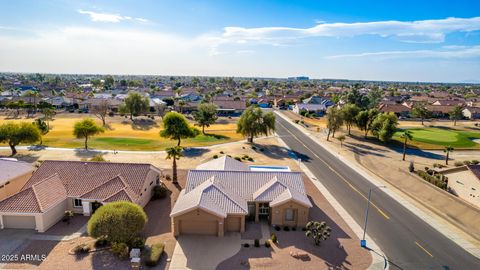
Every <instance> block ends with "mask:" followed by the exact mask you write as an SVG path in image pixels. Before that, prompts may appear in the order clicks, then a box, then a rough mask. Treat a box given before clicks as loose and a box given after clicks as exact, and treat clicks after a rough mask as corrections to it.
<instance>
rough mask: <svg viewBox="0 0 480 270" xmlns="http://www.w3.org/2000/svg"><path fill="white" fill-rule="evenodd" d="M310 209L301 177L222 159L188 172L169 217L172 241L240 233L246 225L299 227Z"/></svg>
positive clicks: (303, 222)
mask: <svg viewBox="0 0 480 270" xmlns="http://www.w3.org/2000/svg"><path fill="white" fill-rule="evenodd" d="M310 207H312V204H311V202H310V200H309V199H308V197H307V195H306V192H305V187H304V184H303V178H302V174H301V173H300V172H290V171H283V170H279V171H261V170H260V171H259V170H258V168H256V170H251V168H250V167H249V166H247V165H245V164H243V163H242V162H240V161H236V160H234V159H232V158H229V157H226V156H223V157H221V158H218V159H214V160H212V161H210V162H207V163H205V164H202V165H200V166H198V167H197V169H195V170H190V171H189V172H188V176H187V183H186V186H185V189H183V190H182V191H181V192H180V195H179V197H178V199H177V201H176V203H175V205H174V207H173V209H172V212H171V213H170V217H171V218H172V231H173V233H174V235H175V236H178V235H181V234H202V235H216V236H223V235H224V234H225V233H226V232H240V233H242V232H244V231H245V220H251V221H254V222H259V221H260V220H265V221H268V222H269V223H270V224H272V225H279V226H299V227H303V226H305V224H306V223H307V221H308V215H309V209H310Z"/></svg>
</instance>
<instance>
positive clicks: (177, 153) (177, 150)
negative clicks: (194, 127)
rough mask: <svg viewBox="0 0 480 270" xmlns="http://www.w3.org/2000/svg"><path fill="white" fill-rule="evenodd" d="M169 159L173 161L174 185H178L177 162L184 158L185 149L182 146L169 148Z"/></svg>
mask: <svg viewBox="0 0 480 270" xmlns="http://www.w3.org/2000/svg"><path fill="white" fill-rule="evenodd" d="M166 151H167V159H172V160H173V164H172V183H174V184H177V183H178V179H177V160H178V159H180V157H181V156H182V152H183V148H182V147H181V146H174V147H170V148H167V150H166Z"/></svg>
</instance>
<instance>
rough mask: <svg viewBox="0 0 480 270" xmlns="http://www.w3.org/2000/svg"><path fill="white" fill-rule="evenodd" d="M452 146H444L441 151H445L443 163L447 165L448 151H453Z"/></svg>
mask: <svg viewBox="0 0 480 270" xmlns="http://www.w3.org/2000/svg"><path fill="white" fill-rule="evenodd" d="M453 150H454V149H453V147H451V146H446V147H445V149H443V152H445V153H446V155H445V165H448V159H449V157H450V152H453Z"/></svg>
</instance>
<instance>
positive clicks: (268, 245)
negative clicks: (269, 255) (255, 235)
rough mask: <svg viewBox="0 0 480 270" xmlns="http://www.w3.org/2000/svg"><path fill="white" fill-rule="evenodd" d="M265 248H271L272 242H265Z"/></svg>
mask: <svg viewBox="0 0 480 270" xmlns="http://www.w3.org/2000/svg"><path fill="white" fill-rule="evenodd" d="M265 247H266V248H270V242H268V240H267V241H266V242H265Z"/></svg>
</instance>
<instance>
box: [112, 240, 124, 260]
mask: <svg viewBox="0 0 480 270" xmlns="http://www.w3.org/2000/svg"><path fill="white" fill-rule="evenodd" d="M112 253H113V254H115V255H116V256H117V257H119V258H120V259H126V258H128V246H127V244H125V243H113V244H112Z"/></svg>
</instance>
